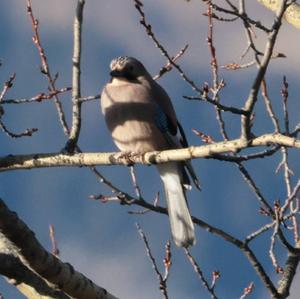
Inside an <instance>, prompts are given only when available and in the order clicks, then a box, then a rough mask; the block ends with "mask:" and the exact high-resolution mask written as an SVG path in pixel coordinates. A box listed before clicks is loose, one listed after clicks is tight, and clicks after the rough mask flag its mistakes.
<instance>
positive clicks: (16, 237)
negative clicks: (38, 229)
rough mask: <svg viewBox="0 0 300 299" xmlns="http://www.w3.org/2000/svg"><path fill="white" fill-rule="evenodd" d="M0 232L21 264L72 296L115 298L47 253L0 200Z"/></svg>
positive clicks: (68, 265) (24, 225)
mask: <svg viewBox="0 0 300 299" xmlns="http://www.w3.org/2000/svg"><path fill="white" fill-rule="evenodd" d="M0 232H1V233H2V234H3V235H4V236H5V237H6V238H7V239H8V240H9V241H10V242H11V243H12V244H13V245H14V246H15V247H16V248H17V249H18V254H19V257H20V259H21V261H22V263H23V264H24V265H27V266H28V267H30V268H31V269H33V270H34V271H35V272H36V273H37V274H38V275H40V276H41V277H43V279H44V280H46V281H48V282H49V283H51V284H53V285H54V286H55V287H56V288H57V289H60V290H62V291H63V292H64V293H66V294H67V295H69V296H71V297H75V298H82V299H84V298H95V299H96V298H98V299H116V297H115V296H113V295H111V294H109V293H108V292H107V291H106V290H105V289H103V288H101V287H98V286H97V285H95V284H94V283H93V282H92V281H91V280H90V279H88V278H86V277H85V276H84V275H82V274H81V273H79V272H77V271H75V270H74V268H73V267H72V266H71V265H70V264H67V263H63V262H61V261H60V260H59V259H57V258H56V257H55V256H54V255H52V254H50V253H48V252H47V251H46V250H45V249H44V248H43V247H42V246H41V244H40V243H39V242H38V240H37V239H36V238H35V236H34V233H33V232H32V231H31V230H30V229H29V228H28V227H27V226H26V224H25V223H24V222H23V221H22V220H21V219H19V218H18V216H17V214H16V213H14V212H12V211H10V210H9V209H8V208H7V206H6V205H5V203H4V202H3V201H2V200H0Z"/></svg>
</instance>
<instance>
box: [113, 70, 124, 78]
mask: <svg viewBox="0 0 300 299" xmlns="http://www.w3.org/2000/svg"><path fill="white" fill-rule="evenodd" d="M110 75H111V76H112V77H123V73H122V72H121V71H119V70H112V71H111V72H110Z"/></svg>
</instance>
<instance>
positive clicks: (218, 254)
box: [0, 0, 300, 299]
mask: <svg viewBox="0 0 300 299" xmlns="http://www.w3.org/2000/svg"><path fill="white" fill-rule="evenodd" d="M218 2H219V3H222V2H224V1H218ZM235 2H237V1H235ZM246 2H249V4H247V8H248V12H249V14H250V15H251V16H252V17H253V18H254V19H257V20H263V22H264V23H265V24H267V25H270V24H271V22H272V18H273V14H272V13H271V12H269V11H267V10H266V9H265V8H264V7H263V6H261V5H259V4H257V3H256V1H246ZM32 3H33V9H34V14H35V16H36V17H37V18H38V19H39V21H40V34H41V39H42V43H43V46H44V48H45V51H46V54H47V57H48V61H49V64H50V69H51V71H52V74H55V73H56V72H59V79H58V81H57V87H65V86H71V67H72V23H73V16H74V11H75V6H76V1H66V0H65V1H60V0H51V1H49V0H48V1H46V0H43V1H37V0H33V1H32ZM143 3H144V9H145V12H146V15H147V17H148V21H149V22H150V23H151V24H152V27H153V31H154V32H155V33H156V34H157V37H158V38H159V40H160V41H161V43H162V44H163V45H164V46H165V47H166V49H167V50H168V51H169V53H170V54H172V55H173V54H176V53H177V52H178V51H179V50H180V49H181V48H182V47H183V46H185V45H186V44H189V48H188V50H187V52H186V54H185V55H184V57H182V58H181V59H180V65H181V66H182V68H183V69H184V70H185V71H186V73H187V74H188V75H189V76H190V77H191V78H192V79H193V80H194V81H195V83H196V84H199V85H200V86H202V85H203V84H204V82H211V72H210V65H209V61H210V56H209V51H208V47H207V43H206V37H207V18H206V17H204V16H203V13H204V12H205V11H206V7H205V5H203V3H202V1H196V0H193V1H190V2H189V3H187V2H185V1H182V0H144V1H143ZM0 15H1V18H0V28H1V30H0V41H1V47H0V59H1V62H2V66H1V67H0V82H3V83H1V84H4V82H5V81H6V80H7V79H8V78H9V76H10V75H11V74H12V73H14V72H15V73H16V80H15V83H14V86H13V88H12V89H11V90H9V93H8V94H7V96H6V98H28V97H32V96H35V95H36V94H38V93H40V92H46V91H47V86H48V82H47V80H46V78H45V77H44V76H42V75H41V73H40V72H39V66H40V58H39V56H38V53H37V50H36V48H35V46H34V45H33V43H32V39H31V37H32V29H31V24H30V21H29V18H28V16H27V13H26V1H20V0H10V1H3V3H2V5H1V11H0ZM214 29H215V46H216V50H217V58H218V62H219V65H224V64H227V63H232V62H237V63H240V62H242V63H246V62H249V61H251V60H252V57H251V55H247V56H246V57H245V58H244V60H242V61H241V60H240V56H241V54H242V53H243V51H244V49H245V48H246V39H245V34H244V30H243V28H242V26H241V22H239V21H237V22H229V23H227V22H226V23H216V24H215V27H214ZM299 35H300V32H299V30H296V29H294V28H293V27H291V26H290V25H288V24H284V26H283V28H282V31H281V33H280V36H279V39H278V44H277V46H276V49H275V51H277V52H283V53H284V54H285V55H286V56H287V58H285V59H277V60H276V61H273V62H272V64H271V66H270V68H269V70H268V73H267V83H268V86H269V95H270V97H271V99H272V101H273V103H274V109H275V112H276V113H277V115H278V116H279V118H280V123H281V125H282V124H283V121H282V111H281V97H280V86H281V82H282V77H283V75H286V76H287V79H288V81H289V86H290V88H289V93H290V100H289V107H290V120H291V128H293V127H294V126H295V125H296V124H297V122H298V121H299V113H298V112H297V111H299V109H300V104H299V99H298V94H299V91H298V88H299V84H298V78H299V51H300V44H299V43H298V40H299ZM264 43H265V36H264V35H261V34H258V35H257V44H258V45H259V48H260V49H261V50H263V49H264ZM120 55H129V56H133V57H136V58H138V59H140V60H141V61H142V62H143V63H144V65H145V66H146V67H147V69H148V70H149V72H150V73H151V74H153V75H154V74H157V73H158V71H159V69H160V68H161V67H162V66H163V65H164V64H165V63H166V61H165V59H164V58H163V57H162V56H161V54H160V52H159V51H158V49H157V48H155V46H154V45H153V43H152V41H151V40H150V39H149V38H148V36H147V35H146V34H145V31H144V29H143V28H142V27H141V26H140V24H139V15H138V14H137V11H136V9H135V8H134V3H133V1H131V0H110V1H97V0H89V1H86V5H85V10H84V23H83V52H82V95H83V96H90V95H95V94H99V92H100V91H101V89H102V87H103V85H104V84H105V83H106V82H107V81H108V80H109V74H108V73H109V70H108V66H109V63H110V61H111V60H112V59H113V58H114V57H116V56H120ZM254 76H255V68H250V69H247V70H242V71H235V72H230V71H226V70H224V69H220V77H222V78H224V80H225V82H226V88H224V89H223V90H222V93H221V98H222V102H223V103H225V104H227V105H236V106H237V107H241V106H242V105H243V103H244V101H245V98H246V97H247V94H248V93H249V88H250V86H251V84H252V82H253V79H254ZM159 82H160V84H161V85H162V86H164V88H165V89H166V90H167V92H168V94H169V95H170V97H171V99H172V101H173V104H174V106H175V109H176V111H177V115H178V118H179V120H180V122H181V123H182V125H183V127H184V128H185V131H186V134H187V137H188V140H189V143H190V144H193V145H201V144H202V141H201V140H199V138H198V137H197V136H195V135H194V134H193V133H192V131H191V130H192V128H196V129H198V130H200V131H202V132H204V133H206V134H208V135H210V136H212V137H213V138H214V140H221V136H220V133H219V128H218V125H217V122H216V120H215V115H214V109H213V107H211V105H208V104H207V103H201V102H189V101H186V100H184V99H183V98H182V96H183V95H194V93H193V91H192V90H191V89H190V88H189V86H188V85H187V84H186V83H185V82H183V81H182V80H181V78H180V76H179V75H178V73H176V71H173V72H171V73H169V74H167V75H165V76H164V77H163V78H162V79H161V80H160V81H159ZM61 100H62V103H63V107H64V110H65V113H66V116H67V120H68V122H69V123H70V120H71V118H70V117H71V113H70V112H71V97H70V94H67V95H65V96H62V97H61ZM82 109H83V116H82V131H81V136H80V139H79V145H80V147H81V149H82V150H83V151H87V152H100V151H116V147H115V146H114V144H113V143H112V141H111V138H110V135H109V133H108V130H107V129H106V127H105V124H104V120H103V117H102V115H101V113H100V105H99V103H98V101H93V102H88V103H86V104H84V105H83V107H82ZM255 113H256V124H255V126H254V132H255V133H256V134H261V133H267V132H272V130H273V128H272V124H271V121H270V120H269V119H268V117H267V114H266V111H265V108H264V105H263V103H262V100H261V99H260V101H259V103H258V104H257V107H256V110H255ZM224 118H225V120H226V121H227V129H228V132H229V136H230V138H237V137H238V136H239V131H240V124H239V122H240V120H239V118H238V117H236V116H232V115H227V114H226V115H225V116H224ZM3 121H4V122H5V124H6V125H7V126H8V128H10V129H11V130H12V131H13V132H21V131H23V130H25V129H26V128H31V127H36V128H38V129H39V131H38V133H36V134H34V136H33V137H31V138H28V137H24V138H21V139H11V138H8V137H7V136H6V135H5V134H4V133H2V134H1V135H0V142H1V156H5V155H8V154H26V153H39V152H58V151H59V150H61V149H62V148H63V146H64V144H65V142H66V137H65V136H64V134H63V131H62V129H61V127H60V124H59V122H58V117H57V113H56V110H55V108H54V104H53V103H52V102H51V101H48V102H43V103H34V104H26V105H15V106H8V105H7V106H5V115H4V117H3ZM290 157H291V161H292V163H293V170H294V173H295V175H294V177H293V182H295V181H296V180H297V178H299V172H300V165H299V163H297V162H296V161H297V159H298V161H299V152H297V151H291V154H290ZM280 160H281V156H280V154H277V155H274V157H272V158H267V159H264V160H260V161H257V162H249V163H246V164H245V165H246V166H247V169H248V170H249V172H250V174H251V175H253V177H254V178H255V180H256V182H257V184H258V186H260V187H261V190H262V193H263V194H264V195H265V197H266V198H267V199H268V201H269V203H270V204H272V203H273V202H274V200H276V199H280V200H282V201H283V200H284V199H285V196H286V190H285V185H284V182H283V174H282V172H280V173H279V174H277V175H275V174H274V172H275V169H276V167H277V165H278V163H279V162H280ZM193 164H194V166H195V169H196V171H197V173H198V175H199V178H200V180H201V184H202V187H203V191H202V192H201V193H199V192H197V191H192V192H190V193H189V195H188V197H189V203H190V207H191V211H192V214H193V215H195V216H197V217H199V218H200V219H203V220H204V221H207V222H208V223H210V224H212V225H214V226H217V227H220V228H222V229H224V230H225V231H227V232H229V233H231V234H233V235H234V236H236V237H239V238H244V237H245V236H247V235H248V234H249V233H251V232H252V231H254V230H256V229H258V228H259V227H260V226H261V225H263V224H264V223H267V222H266V219H265V217H263V216H261V215H259V214H258V212H257V211H258V209H259V204H258V202H257V200H256V198H255V196H254V195H253V193H252V192H251V190H250V189H249V187H248V186H247V185H246V184H245V182H244V181H243V179H242V177H241V175H240V174H239V172H238V170H237V168H236V167H235V166H234V165H231V164H228V163H225V162H219V161H214V160H204V159H201V160H197V161H194V162H193ZM99 170H100V172H101V173H103V174H104V175H106V176H107V178H108V179H109V180H111V181H112V182H114V183H115V185H116V186H118V187H119V188H121V189H122V190H124V191H127V192H129V193H131V194H134V190H133V188H132V184H131V181H130V177H129V175H128V174H129V170H128V168H127V167H118V166H114V167H99ZM0 176H1V185H0V196H1V198H3V199H4V200H5V202H6V203H7V205H8V206H9V208H10V209H12V210H14V211H16V212H17V213H18V215H19V216H20V217H21V219H23V220H24V221H25V222H26V223H27V225H28V226H29V227H30V228H31V229H32V230H33V231H34V232H35V233H36V236H37V238H38V239H39V241H40V242H41V243H42V245H43V246H44V247H45V248H47V249H48V250H50V248H51V244H50V240H49V233H48V227H49V224H53V225H54V227H55V230H56V238H57V242H58V246H59V249H60V252H61V259H62V260H63V261H65V262H69V263H71V264H72V265H73V266H74V267H75V269H77V270H78V271H80V272H82V273H84V274H85V275H87V276H88V277H89V278H91V279H92V280H93V281H94V282H96V283H97V284H99V285H100V286H103V287H105V288H106V289H107V290H108V291H110V292H111V293H112V294H114V295H116V296H118V297H120V298H122V299H127V298H128V299H129V298H143V299H153V298H161V295H160V291H159V284H158V282H157V280H156V276H155V274H154V272H153V269H152V268H151V264H150V262H149V261H148V258H147V256H146V253H145V249H144V244H143V242H142V241H141V240H140V238H139V235H138V233H137V231H136V227H135V222H138V223H140V225H141V226H142V228H143V230H144V232H145V234H146V235H147V238H148V240H149V242H150V246H151V248H152V250H153V254H154V255H155V256H156V258H157V262H158V263H159V264H160V266H161V269H162V270H163V263H162V259H163V257H164V245H165V242H166V240H167V239H168V238H170V232H169V223H168V219H167V217H166V216H162V215H156V214H154V213H148V214H146V215H143V216H133V215H129V214H128V213H127V211H128V210H137V209H136V208H134V207H129V208H127V207H124V206H120V205H118V204H116V203H107V204H102V203H100V202H96V201H92V200H89V199H88V196H89V195H90V194H100V193H101V194H108V195H109V194H111V193H110V190H109V189H108V188H107V187H105V186H104V185H101V184H100V183H99V182H98V181H97V179H96V178H95V176H94V175H93V174H92V173H91V171H89V169H85V168H72V169H71V168H69V169H67V168H65V169H63V168H53V169H37V170H23V171H12V172H6V173H1V174H0ZM137 179H138V183H139V185H140V186H141V188H142V194H143V196H144V197H145V199H147V200H149V201H151V200H152V199H153V198H154V197H155V194H156V192H157V191H158V190H161V182H160V179H159V177H158V175H157V173H156V170H155V168H154V167H145V166H138V167H137ZM161 191H162V190H161ZM162 197H163V196H162ZM162 200H163V199H162ZM162 203H163V202H162ZM196 230H197V240H198V242H197V245H196V246H195V247H194V248H192V253H193V254H194V256H195V258H196V259H197V261H198V262H199V265H200V266H201V268H202V270H203V272H204V273H205V275H206V276H207V277H208V279H210V276H211V273H212V271H214V270H219V271H220V272H221V279H220V280H219V282H218V284H217V288H216V293H217V295H219V296H220V298H229V299H230V298H239V297H240V296H241V294H242V293H243V289H244V288H245V287H246V286H248V285H249V283H250V282H251V281H253V282H254V284H255V290H254V292H253V295H252V297H251V298H268V295H267V294H266V293H265V292H264V287H263V286H262V284H261V282H260V281H259V279H258V277H257V275H256V273H255V272H254V270H253V269H252V268H251V267H250V265H249V263H248V261H247V259H246V257H244V256H243V254H242V253H241V252H239V251H238V250H237V249H236V248H235V247H233V246H232V245H230V244H228V243H226V242H225V241H223V240H220V239H219V238H217V237H215V236H213V235H211V234H209V233H207V232H205V231H204V230H203V229H200V228H198V227H197V228H196ZM269 236H270V233H267V234H265V235H264V236H263V237H261V238H259V239H258V240H257V241H255V242H254V243H253V244H252V245H253V248H254V249H255V250H256V251H257V252H259V258H260V259H261V261H262V263H263V265H264V266H265V267H266V269H268V271H269V273H270V275H271V277H273V278H274V280H275V281H276V280H278V279H279V278H280V276H278V275H276V274H275V271H274V269H273V268H272V265H271V262H270V259H269V257H268V249H269ZM172 257H173V266H172V270H171V276H170V278H169V282H168V291H169V295H170V298H171V299H182V298H189V299H195V298H210V296H209V295H208V293H207V291H206V290H205V289H204V288H203V286H202V284H201V282H199V280H198V278H197V276H196V275H195V273H194V271H193V269H192V267H191V265H190V264H189V263H188V262H187V260H186V257H185V255H184V253H183V251H182V250H180V249H177V248H174V246H172ZM284 258H285V256H282V255H281V254H280V246H279V251H278V259H279V261H280V262H283V261H284ZM296 280H298V281H299V275H298V278H295V281H296ZM297 288H298V290H297ZM298 292H300V289H299V286H296V285H295V284H294V285H293V288H292V294H291V296H290V298H291V299H296V298H299V295H297V294H298ZM0 293H1V294H2V295H3V296H4V298H6V299H7V298H16V299H18V298H23V296H22V295H20V294H19V293H18V292H17V291H16V290H15V288H14V287H11V286H10V285H8V284H7V283H6V282H5V280H4V279H3V278H0Z"/></svg>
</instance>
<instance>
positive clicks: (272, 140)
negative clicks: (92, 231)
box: [0, 134, 300, 172]
mask: <svg viewBox="0 0 300 299" xmlns="http://www.w3.org/2000/svg"><path fill="white" fill-rule="evenodd" d="M249 142H250V143H249V144H245V142H244V140H243V139H234V140H231V141H223V142H217V143H213V144H208V145H203V146H191V147H188V148H183V149H175V150H166V151H161V152H159V151H154V152H148V153H144V154H132V155H131V154H126V153H120V152H117V153H77V154H74V155H69V154H62V153H44V154H30V155H9V156H6V157H1V158H0V172H3V171H8V170H16V169H32V168H44V167H62V166H64V167H66V166H72V167H76V166H77V167H78V166H95V165H132V164H135V163H140V164H147V165H150V164H158V163H164V162H168V161H184V160H190V159H195V158H209V157H212V156H213V155H214V154H220V153H226V152H237V151H240V150H242V149H246V148H248V147H260V146H270V145H284V146H288V147H293V148H300V140H299V139H296V138H292V137H289V136H285V135H282V134H265V135H261V136H259V137H257V138H254V139H252V140H250V141H249Z"/></svg>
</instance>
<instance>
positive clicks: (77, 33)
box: [65, 0, 85, 152]
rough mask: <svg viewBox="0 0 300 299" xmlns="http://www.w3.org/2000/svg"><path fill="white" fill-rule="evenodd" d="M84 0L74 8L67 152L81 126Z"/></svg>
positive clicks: (76, 138) (73, 147) (75, 140)
mask: <svg viewBox="0 0 300 299" xmlns="http://www.w3.org/2000/svg"><path fill="white" fill-rule="evenodd" d="M84 4H85V0H78V2H77V8H76V16H75V19H74V29H73V30H74V32H73V34H74V49H73V51H74V52H73V76H72V81H73V83H72V102H73V113H72V128H71V132H70V135H69V139H68V141H67V144H66V146H65V150H66V151H67V152H74V149H75V147H76V144H77V141H78V138H79V133H80V127H81V104H82V101H81V100H80V97H81V91H80V89H81V88H80V73H81V69H80V61H81V32H82V16H83V8H84Z"/></svg>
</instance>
